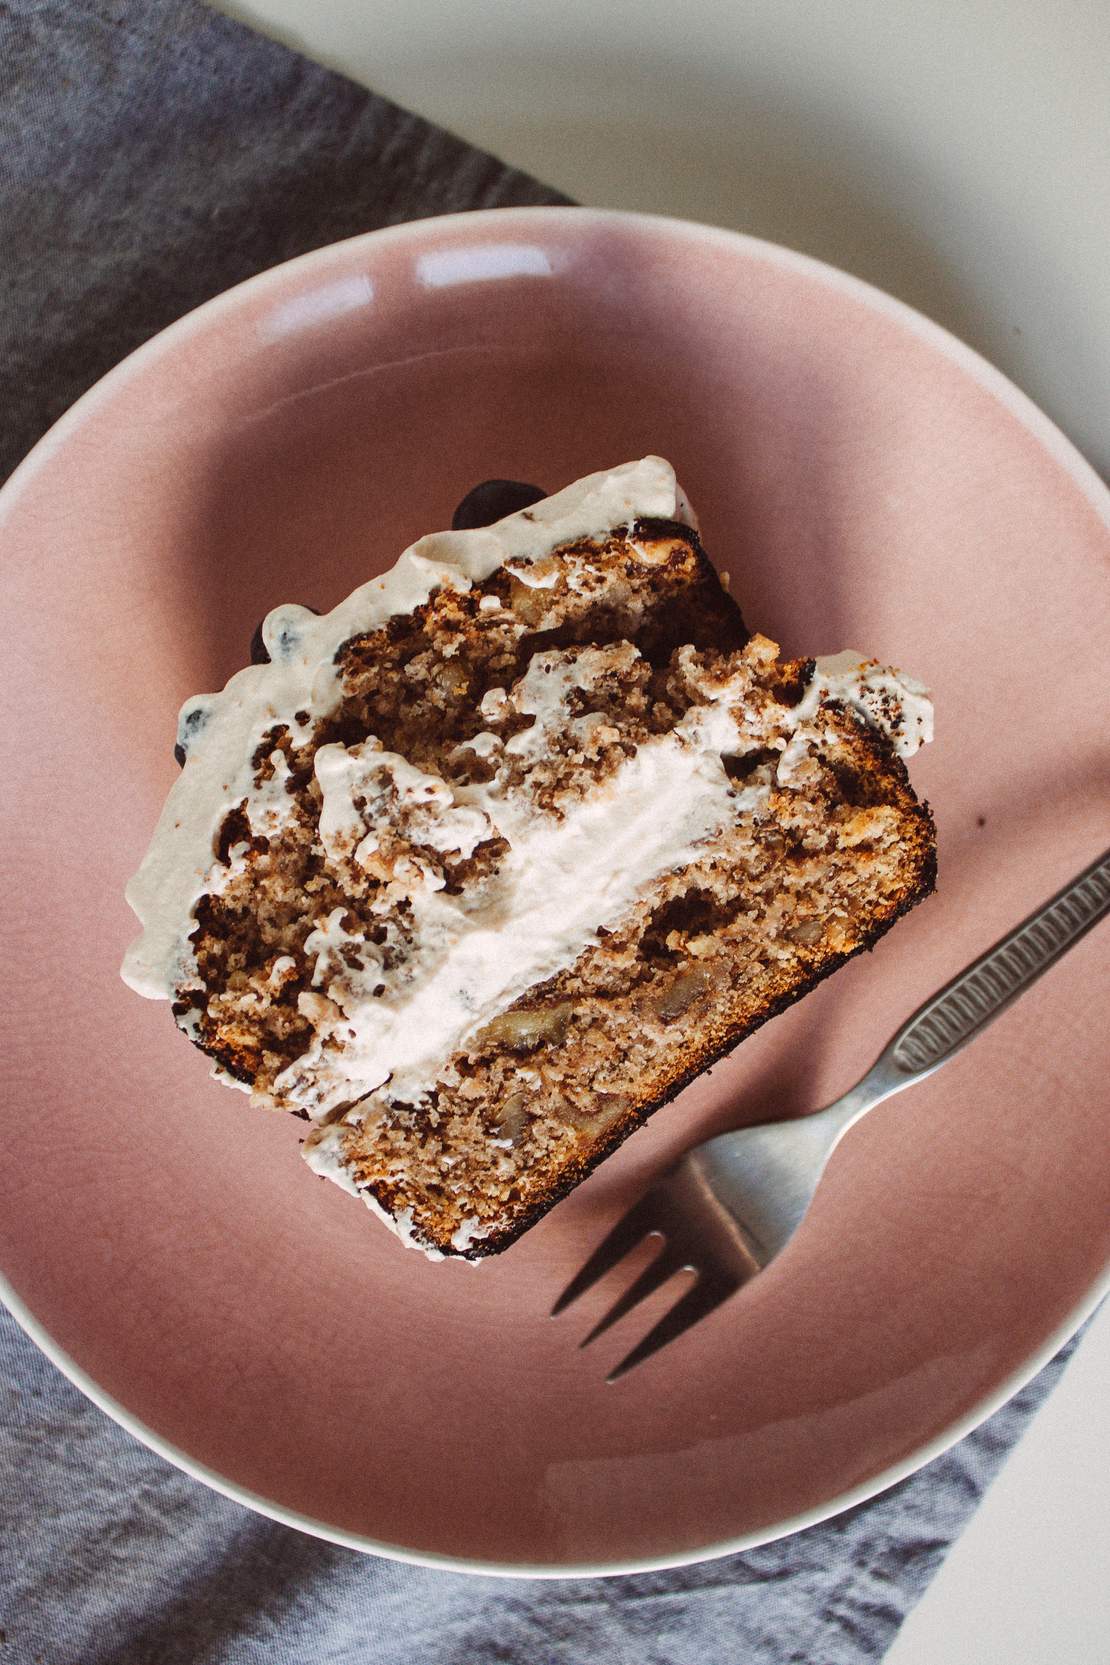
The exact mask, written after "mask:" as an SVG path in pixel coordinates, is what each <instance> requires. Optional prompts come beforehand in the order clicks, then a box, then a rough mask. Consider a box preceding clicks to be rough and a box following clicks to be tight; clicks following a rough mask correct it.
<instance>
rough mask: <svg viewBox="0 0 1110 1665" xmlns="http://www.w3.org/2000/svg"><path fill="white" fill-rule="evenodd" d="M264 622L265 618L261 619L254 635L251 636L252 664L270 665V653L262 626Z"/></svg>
mask: <svg viewBox="0 0 1110 1665" xmlns="http://www.w3.org/2000/svg"><path fill="white" fill-rule="evenodd" d="M264 623H265V620H264V619H259V621H258V623H257V624H256V625H255V627H254V635H253V636H252V637H251V664H252V665H268V664H269V663H270V655H269V653H268V652H267V651H266V644H265V642H264V641H263V640H262V626H263V624H264Z"/></svg>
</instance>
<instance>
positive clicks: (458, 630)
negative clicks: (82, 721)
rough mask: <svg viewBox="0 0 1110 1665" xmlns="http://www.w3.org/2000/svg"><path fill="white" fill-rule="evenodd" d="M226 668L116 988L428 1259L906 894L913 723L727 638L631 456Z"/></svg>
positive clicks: (411, 558)
mask: <svg viewBox="0 0 1110 1665" xmlns="http://www.w3.org/2000/svg"><path fill="white" fill-rule="evenodd" d="M529 497H530V494H529V493H528V492H527V489H526V488H525V490H524V496H523V498H518V499H517V501H523V502H528V501H529ZM472 506H473V505H472ZM464 518H465V517H464ZM262 639H263V642H264V655H268V656H269V657H268V659H267V660H266V662H265V663H261V664H255V665H251V666H249V667H248V668H247V669H245V670H243V671H240V672H239V673H238V674H237V675H236V676H234V677H233V678H232V679H231V681H230V682H229V683H228V684H227V686H226V688H225V689H224V690H223V692H222V693H220V694H213V695H208V696H204V697H202V698H199V699H194V700H190V701H189V702H188V703H187V704H186V705H185V707H184V708H183V710H182V713H181V718H180V724H179V731H178V755H179V757H182V758H183V759H184V766H183V769H182V774H181V777H180V779H179V780H178V782H177V784H176V785H175V787H174V789H173V791H172V792H171V793H170V796H169V799H168V802H167V804H166V807H165V811H164V813H163V815H162V818H161V821H160V822H159V825H158V828H157V831H156V833H155V835H154V839H153V842H152V844H151V847H150V850H149V852H148V854H147V857H146V859H145V861H144V862H143V865H142V867H141V869H140V870H139V873H138V874H137V875H136V877H135V879H134V880H133V881H132V883H131V885H130V887H129V889H128V900H129V901H130V903H131V905H132V907H133V908H134V909H135V912H136V913H137V914H138V916H139V918H140V920H141V922H142V925H143V934H142V935H141V937H140V938H139V939H138V941H137V942H136V943H135V944H134V945H133V946H132V948H131V949H130V951H129V953H128V955H127V958H126V961H125V964H124V973H123V974H124V977H125V979H126V981H127V982H128V983H130V984H131V986H132V987H134V988H135V989H137V990H138V991H139V992H140V993H142V994H145V995H149V996H152V997H155V998H168V999H170V1000H171V1001H172V1002H173V1012H174V1015H175V1017H176V1019H177V1022H178V1024H179V1025H180V1027H181V1028H182V1029H183V1030H184V1032H185V1033H186V1034H187V1035H188V1036H189V1037H190V1039H191V1040H193V1041H194V1042H195V1043H196V1044H197V1045H198V1046H200V1047H202V1048H203V1049H204V1051H206V1052H207V1053H209V1054H210V1055H211V1057H212V1058H213V1059H214V1060H215V1072H216V1073H217V1074H218V1075H219V1076H220V1077H221V1079H223V1080H226V1081H228V1082H230V1083H232V1084H237V1085H240V1086H242V1087H243V1088H244V1089H246V1090H247V1091H249V1093H250V1094H251V1097H252V1099H253V1100H254V1101H255V1102H256V1103H258V1104H259V1105H264V1106H268V1107H273V1108H275V1109H284V1110H291V1111H294V1112H295V1113H297V1114H299V1115H301V1116H303V1117H305V1118H306V1119H307V1120H309V1121H310V1122H311V1123H312V1128H311V1131H310V1132H309V1134H308V1136H307V1137H306V1139H305V1142H304V1154H305V1156H306V1158H307V1160H308V1162H309V1164H310V1165H311V1167H312V1168H314V1169H315V1170H316V1172H317V1173H321V1174H326V1175H328V1176H329V1177H330V1178H332V1179H335V1180H338V1181H339V1182H340V1183H341V1184H343V1185H344V1186H346V1187H347V1188H348V1189H350V1190H352V1191H354V1192H356V1193H357V1194H358V1195H360V1196H362V1197H363V1199H364V1200H365V1201H366V1202H367V1203H368V1204H369V1205H370V1207H371V1208H372V1209H373V1210H374V1211H375V1212H376V1213H378V1214H379V1215H380V1216H381V1217H382V1218H383V1219H385V1220H386V1222H387V1223H388V1224H389V1225H391V1226H392V1227H393V1229H394V1230H395V1231H397V1232H398V1233H399V1234H400V1235H401V1236H402V1237H403V1238H404V1240H405V1241H407V1242H409V1243H410V1244H412V1245H414V1246H416V1247H419V1248H422V1249H424V1250H425V1251H426V1252H429V1253H432V1254H443V1255H464V1256H466V1257H467V1258H470V1259H477V1258H479V1257H481V1256H483V1255H488V1254H493V1253H496V1252H497V1251H499V1250H501V1249H504V1248H505V1247H507V1245H508V1244H509V1243H511V1242H513V1240H514V1239H515V1238H517V1237H519V1236H520V1234H521V1232H523V1231H525V1230H526V1229H527V1228H528V1226H530V1225H531V1224H532V1223H533V1222H534V1221H535V1220H537V1219H538V1218H539V1217H540V1215H542V1214H543V1213H545V1212H546V1210H547V1209H549V1208H550V1207H551V1206H552V1204H553V1203H555V1202H556V1201H557V1200H558V1199H559V1198H560V1197H562V1196H564V1195H565V1194H566V1192H567V1191H569V1190H570V1189H571V1187H572V1186H574V1185H576V1184H577V1183H578V1182H579V1181H580V1180H581V1179H583V1178H584V1177H585V1175H586V1174H587V1173H588V1172H589V1171H590V1170H591V1169H592V1168H593V1167H594V1166H595V1165H596V1164H597V1163H598V1162H599V1161H600V1160H601V1159H602V1158H603V1157H604V1156H606V1155H607V1154H608V1153H609V1152H610V1151H612V1150H613V1149H614V1148H615V1147H616V1146H617V1145H618V1144H619V1143H620V1142H621V1140H622V1139H624V1138H625V1137H627V1135H628V1134H629V1133H631V1132H632V1131H633V1130H634V1129H635V1128H636V1127H639V1126H640V1125H641V1124H642V1123H643V1121H644V1119H645V1117H647V1116H648V1115H649V1114H650V1113H651V1112H652V1111H653V1110H655V1109H657V1108H658V1107H659V1105H661V1104H662V1103H664V1102H665V1101H666V1100H668V1099H670V1098H673V1097H674V1096H675V1094H676V1093H677V1092H678V1091H679V1090H680V1089H681V1087H683V1086H684V1085H685V1083H686V1082H688V1081H689V1080H691V1079H692V1077H694V1076H695V1075H697V1074H698V1073H699V1071H701V1070H703V1069H705V1067H706V1066H707V1065H708V1064H710V1063H712V1062H713V1060H714V1059H716V1058H718V1057H720V1056H721V1054H722V1053H724V1052H726V1051H727V1050H729V1049H730V1048H731V1047H733V1046H735V1044H736V1043H737V1042H738V1041H739V1040H742V1039H743V1037H744V1036H745V1035H747V1034H749V1033H750V1032H751V1031H752V1030H753V1029H754V1028H756V1027H757V1026H758V1025H759V1024H760V1023H763V1022H764V1021H765V1020H766V1019H767V1018H769V1017H772V1016H773V1015H774V1014H775V1013H776V1012H780V1011H782V1010H783V1008H784V1007H786V1006H788V1005H790V1004H791V1003H792V1002H793V1001H794V1000H797V999H798V998H799V996H801V995H802V994H804V993H805V992H806V990H807V989H809V988H812V987H813V985H814V984H815V983H816V982H818V981H819V980H820V979H821V978H822V977H825V976H827V975H828V973H829V972H830V971H833V970H835V968H836V967H837V966H839V965H842V964H843V963H844V961H845V960H846V959H848V958H849V957H850V956H851V955H853V954H856V953H858V952H859V951H860V950H861V949H863V948H867V947H870V946H871V945H872V944H873V943H874V942H875V941H876V939H877V938H878V937H879V936H881V935H882V933H883V932H884V931H885V930H887V929H888V928H889V926H890V925H891V924H893V922H894V920H895V919H896V918H897V917H898V916H899V914H901V913H904V912H905V911H906V909H907V908H909V907H911V906H912V905H913V904H914V903H915V902H917V901H918V900H920V898H921V897H922V896H924V895H926V894H927V893H928V891H929V890H930V889H931V888H932V884H933V878H934V871H935V851H934V835H933V826H932V821H931V818H930V815H929V812H928V809H927V807H926V806H925V805H924V804H922V803H920V802H919V801H918V800H917V798H916V797H915V796H914V793H913V790H912V788H911V787H910V784H909V781H908V778H907V775H906V770H905V766H904V764H903V762H902V758H903V757H906V756H909V755H910V754H911V753H912V752H914V751H915V750H916V749H917V747H918V746H919V745H920V744H921V743H922V742H923V741H924V740H927V739H929V738H930V736H931V721H932V715H931V707H930V705H929V702H928V699H927V698H926V696H925V693H924V690H923V689H922V688H921V687H920V686H919V685H918V684H917V683H915V682H914V681H912V680H911V679H910V678H908V677H905V676H902V675H901V674H900V673H898V672H895V671H893V670H889V669H884V668H883V667H881V666H879V665H878V664H876V663H875V662H874V661H872V660H867V659H864V658H863V657H862V656H861V655H859V654H856V653H845V654H839V655H837V656H836V657H835V658H831V659H818V660H816V661H814V660H812V659H811V660H792V661H783V660H781V659H780V658H779V656H778V650H777V648H776V647H775V645H774V643H772V642H769V641H767V640H766V639H765V638H764V637H761V636H749V634H748V632H747V630H746V629H745V626H744V623H743V621H742V619H741V616H740V613H739V611H738V609H737V607H736V605H735V604H734V602H733V601H732V600H731V599H730V597H729V595H728V593H727V591H726V590H725V589H724V588H723V587H722V584H721V582H720V580H719V579H718V577H717V575H716V573H715V572H714V570H713V568H712V567H711V566H710V564H709V561H708V560H707V558H706V556H705V553H704V552H703V550H702V548H701V545H700V542H699V539H698V534H697V529H696V522H695V520H694V517H693V515H692V513H691V511H690V508H689V506H688V504H687V503H686V501H685V499H684V498H683V496H682V494H681V492H680V490H679V488H678V486H677V484H676V482H675V477H674V473H673V470H672V469H671V468H670V466H669V465H668V464H667V463H665V462H663V461H661V460H660V459H659V458H654V457H648V458H645V459H644V460H643V461H642V462H638V463H631V464H628V465H627V466H626V467H623V468H618V469H614V470H612V471H610V472H608V473H601V474H595V475H591V476H589V477H588V478H586V479H584V480H581V481H579V482H578V483H577V484H575V485H572V486H569V487H567V489H566V490H564V491H561V492H559V493H557V494H556V495H555V496H553V497H549V498H546V499H543V500H542V501H538V502H529V506H527V507H524V508H521V509H519V510H518V511H517V512H515V513H513V514H511V515H509V516H507V517H506V518H504V519H501V520H499V521H497V522H496V523H495V524H494V525H492V526H489V527H476V526H470V527H468V528H467V529H463V530H454V531H451V532H445V533H441V534H436V535H433V536H431V537H427V538H423V539H421V540H420V541H419V542H418V543H416V544H414V545H413V546H412V548H410V549H409V550H407V551H406V552H405V553H404V554H403V555H402V556H401V558H400V560H399V561H398V562H397V564H396V566H395V567H393V568H392V570H391V571H390V572H388V573H387V574H386V575H385V576H384V577H382V578H377V579H374V580H373V581H372V582H370V583H368V584H365V585H363V586H362V587H361V588H360V589H358V590H356V591H355V592H354V594H353V595H351V596H350V597H348V599H347V600H346V601H344V602H342V603H341V604H340V605H339V606H338V607H336V608H335V609H334V610H333V611H332V612H331V613H328V614H326V615H324V616H317V615H315V614H313V613H311V612H309V611H308V610H307V609H305V608H301V607H281V608H278V609H277V610H276V611H275V612H272V613H271V614H270V615H269V617H268V618H267V619H266V621H265V624H264V626H263V631H262Z"/></svg>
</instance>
